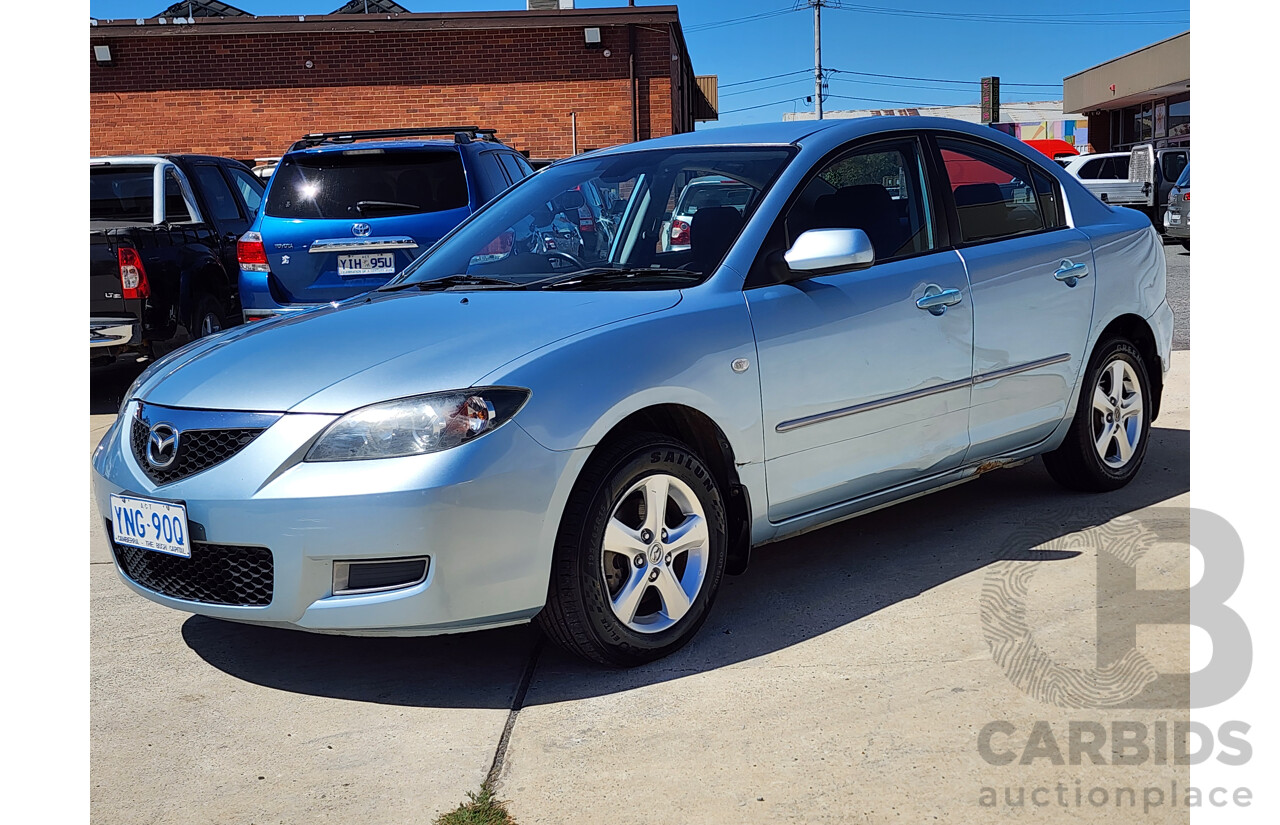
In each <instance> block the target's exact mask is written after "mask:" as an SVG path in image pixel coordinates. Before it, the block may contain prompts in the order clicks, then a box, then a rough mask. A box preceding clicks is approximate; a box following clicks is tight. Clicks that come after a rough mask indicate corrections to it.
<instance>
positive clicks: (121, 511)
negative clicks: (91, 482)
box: [111, 495, 191, 559]
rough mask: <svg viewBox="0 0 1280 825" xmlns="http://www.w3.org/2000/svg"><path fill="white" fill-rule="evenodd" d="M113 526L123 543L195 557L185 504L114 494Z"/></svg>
mask: <svg viewBox="0 0 1280 825" xmlns="http://www.w3.org/2000/svg"><path fill="white" fill-rule="evenodd" d="M111 530H112V532H113V533H114V534H115V540H116V541H118V542H119V543H121V544H127V545H129V546H130V547H138V548H141V549H143V550H154V551H156V552H157V553H168V554H169V555H171V556H182V557H183V558H184V559H189V558H191V544H190V542H188V541H187V508H186V507H184V506H183V505H181V504H170V503H168V502H166V501H152V500H151V499H148V498H134V497H133V496H117V495H112V496H111Z"/></svg>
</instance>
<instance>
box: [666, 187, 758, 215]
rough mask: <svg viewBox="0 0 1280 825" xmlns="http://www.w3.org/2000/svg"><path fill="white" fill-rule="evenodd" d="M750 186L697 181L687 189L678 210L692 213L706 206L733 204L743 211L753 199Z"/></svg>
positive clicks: (685, 213) (683, 212)
mask: <svg viewBox="0 0 1280 825" xmlns="http://www.w3.org/2000/svg"><path fill="white" fill-rule="evenodd" d="M752 191H753V190H752V189H751V187H749V186H744V185H741V184H733V183H695V184H693V185H691V186H690V187H689V188H688V189H686V190H685V192H684V196H683V197H682V198H680V205H679V206H678V207H677V208H676V212H678V213H679V214H681V215H692V214H694V213H695V212H697V211H698V210H699V209H701V208H702V207H704V206H732V207H734V208H735V209H737V210H738V211H739V212H741V211H742V210H743V209H744V208H746V205H747V201H749V200H750V199H751V193H752Z"/></svg>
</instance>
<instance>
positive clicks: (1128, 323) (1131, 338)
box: [1089, 313, 1164, 421]
mask: <svg viewBox="0 0 1280 825" xmlns="http://www.w3.org/2000/svg"><path fill="white" fill-rule="evenodd" d="M1110 338H1123V339H1124V340H1126V341H1128V342H1130V343H1131V344H1133V345H1134V346H1135V347H1137V349H1138V353H1139V354H1140V355H1141V356H1142V365H1143V366H1144V367H1145V368H1146V370H1147V379H1148V380H1149V381H1150V382H1151V395H1152V405H1151V420H1152V421H1155V420H1156V416H1158V415H1159V414H1160V399H1161V397H1162V396H1163V395H1164V367H1163V365H1162V364H1161V361H1160V350H1159V347H1157V345H1156V336H1155V332H1154V331H1153V330H1152V329H1151V325H1150V324H1148V323H1147V321H1146V319H1145V318H1142V317H1141V316H1138V315H1134V314H1133V313H1126V314H1124V315H1119V316H1117V317H1115V318H1113V319H1111V321H1110V322H1108V323H1107V325H1106V326H1105V327H1104V328H1103V330H1102V332H1101V333H1100V334H1099V335H1098V339H1097V341H1095V342H1094V346H1093V350H1094V351H1095V352H1096V351H1097V349H1098V347H1099V346H1100V345H1101V344H1102V343H1103V342H1105V341H1107V340H1108V339H1110ZM1092 360H1093V352H1090V353H1089V363H1091V362H1092Z"/></svg>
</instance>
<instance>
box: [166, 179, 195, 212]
mask: <svg viewBox="0 0 1280 825" xmlns="http://www.w3.org/2000/svg"><path fill="white" fill-rule="evenodd" d="M164 219H165V221H166V222H167V223H190V222H191V221H192V220H194V219H193V218H192V217H191V210H190V209H188V208H187V201H186V199H185V198H183V196H182V187H181V186H180V185H179V184H178V178H177V176H176V175H174V174H173V172H165V175H164Z"/></svg>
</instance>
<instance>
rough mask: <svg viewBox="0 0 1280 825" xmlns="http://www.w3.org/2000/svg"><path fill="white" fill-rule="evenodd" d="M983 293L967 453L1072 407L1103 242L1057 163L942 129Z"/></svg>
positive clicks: (971, 269)
mask: <svg viewBox="0 0 1280 825" xmlns="http://www.w3.org/2000/svg"><path fill="white" fill-rule="evenodd" d="M937 147H938V150H939V160H940V163H941V167H942V169H943V170H944V172H945V173H946V175H947V178H948V186H947V188H946V189H945V190H944V195H946V194H950V196H951V197H950V200H951V204H950V209H949V211H950V219H951V220H953V221H955V224H954V225H953V229H954V230H955V237H958V238H959V240H960V243H959V252H960V256H961V258H963V260H964V265H965V268H966V269H967V271H968V274H969V284H970V288H971V290H972V301H973V304H972V305H973V399H972V406H971V409H970V414H969V438H970V441H971V442H972V443H971V446H970V448H969V454H968V457H967V458H966V459H965V460H966V462H967V463H973V462H974V461H981V460H983V459H986V458H990V457H993V456H997V455H1000V454H1002V453H1005V452H1008V451H1010V450H1015V449H1018V448H1020V447H1026V446H1029V445H1032V444H1036V443H1038V442H1040V441H1042V440H1044V439H1045V438H1047V437H1048V436H1049V435H1050V434H1051V433H1052V432H1053V431H1054V429H1055V428H1056V427H1057V426H1058V424H1059V422H1061V421H1062V420H1063V419H1064V418H1065V417H1067V415H1068V412H1069V411H1068V409H1067V407H1068V404H1069V402H1070V399H1071V392H1072V390H1073V389H1074V387H1075V382H1076V378H1077V376H1078V375H1079V374H1080V371H1081V368H1082V366H1083V359H1084V357H1085V351H1084V348H1085V342H1086V339H1087V338H1088V334H1089V325H1090V323H1091V320H1092V317H1093V295H1094V282H1095V280H1096V278H1095V277H1094V276H1093V247H1092V246H1091V244H1090V243H1089V239H1088V238H1087V237H1086V236H1085V235H1084V233H1082V232H1080V231H1078V230H1076V229H1072V228H1070V227H1068V226H1067V225H1066V220H1065V210H1064V208H1063V201H1062V191H1061V187H1059V186H1058V184H1057V181H1056V180H1054V179H1053V177H1052V176H1051V175H1049V173H1047V172H1044V171H1043V170H1040V169H1038V168H1037V167H1036V166H1035V165H1034V164H1031V163H1029V162H1028V161H1026V160H1025V159H1024V158H1021V157H1019V156H1018V155H1016V154H1013V153H1011V152H1008V151H1007V150H1005V149H1004V148H1003V147H1000V146H998V145H995V144H991V143H988V142H986V141H980V140H978V139H976V138H963V139H961V138H958V137H950V136H948V137H939V138H938V139H937Z"/></svg>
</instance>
